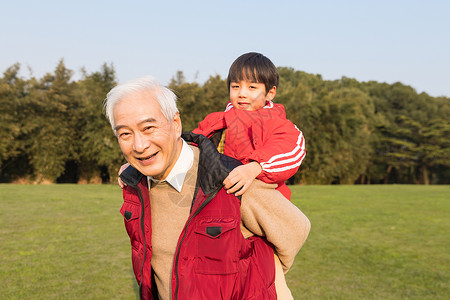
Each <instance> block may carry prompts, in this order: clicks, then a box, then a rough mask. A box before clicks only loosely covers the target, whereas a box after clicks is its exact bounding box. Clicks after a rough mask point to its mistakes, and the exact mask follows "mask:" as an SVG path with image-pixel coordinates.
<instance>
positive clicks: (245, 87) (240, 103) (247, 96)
mask: <svg viewBox="0 0 450 300" xmlns="http://www.w3.org/2000/svg"><path fill="white" fill-rule="evenodd" d="M276 92H277V88H276V87H275V86H274V87H272V88H271V89H270V90H269V92H268V93H266V87H265V85H264V84H263V83H254V82H249V81H247V80H241V81H239V82H235V81H232V82H230V101H231V104H232V105H233V106H234V108H236V109H242V110H250V111H254V110H258V109H261V108H263V107H264V106H265V105H266V101H268V100H272V99H273V98H274V97H275V94H276Z"/></svg>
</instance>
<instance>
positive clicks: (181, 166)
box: [148, 139, 194, 192]
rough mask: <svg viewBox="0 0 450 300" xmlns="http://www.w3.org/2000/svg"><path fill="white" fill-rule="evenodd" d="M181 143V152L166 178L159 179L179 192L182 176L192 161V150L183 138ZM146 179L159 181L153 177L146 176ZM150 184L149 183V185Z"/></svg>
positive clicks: (181, 185)
mask: <svg viewBox="0 0 450 300" xmlns="http://www.w3.org/2000/svg"><path fill="white" fill-rule="evenodd" d="M181 140H182V141H183V145H182V146H181V153H180V156H179V157H178V159H177V162H176V163H175V165H174V166H173V168H172V170H171V171H170V173H169V175H167V177H166V179H164V180H161V181H166V182H167V183H168V184H170V185H171V186H172V187H173V188H174V189H176V190H177V191H178V192H181V189H182V188H183V183H184V178H185V177H186V174H187V172H188V171H189V169H190V168H191V167H192V163H193V162H194V151H192V149H191V147H189V145H188V144H187V143H186V142H185V141H184V140H183V139H181ZM148 180H152V181H153V182H156V183H158V182H160V180H156V179H153V177H151V176H148ZM149 186H150V185H149Z"/></svg>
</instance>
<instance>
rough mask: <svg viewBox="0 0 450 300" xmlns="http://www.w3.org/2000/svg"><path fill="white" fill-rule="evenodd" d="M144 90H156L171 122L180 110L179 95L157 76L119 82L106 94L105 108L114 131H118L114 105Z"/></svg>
mask: <svg viewBox="0 0 450 300" xmlns="http://www.w3.org/2000/svg"><path fill="white" fill-rule="evenodd" d="M144 91H151V92H154V93H155V96H156V99H157V100H158V103H159V106H160V107H161V112H162V114H163V115H164V117H165V118H166V119H167V121H169V122H170V121H171V120H173V117H174V116H175V114H176V113H177V112H178V108H177V96H176V95H175V94H174V93H173V92H172V91H171V90H170V89H168V88H166V87H164V86H162V85H161V84H160V83H159V82H158V80H156V78H154V77H152V76H144V77H141V78H136V79H133V80H130V81H127V82H125V83H123V84H119V85H117V86H115V87H113V88H112V89H111V91H109V93H108V94H107V95H106V99H105V101H104V106H103V108H104V111H105V114H106V117H107V118H108V120H109V123H110V124H111V127H112V129H113V131H114V133H116V132H115V129H114V128H115V126H116V124H115V120H114V107H115V106H116V104H117V103H118V102H120V100H122V99H123V98H125V97H126V96H129V95H131V94H135V93H139V92H144Z"/></svg>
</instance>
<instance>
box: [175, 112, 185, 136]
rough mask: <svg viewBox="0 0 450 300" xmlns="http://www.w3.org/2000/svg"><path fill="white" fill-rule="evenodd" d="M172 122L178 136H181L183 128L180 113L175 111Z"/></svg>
mask: <svg viewBox="0 0 450 300" xmlns="http://www.w3.org/2000/svg"><path fill="white" fill-rule="evenodd" d="M173 123H174V126H175V130H176V131H177V134H178V136H181V131H182V129H183V126H182V125H181V117H180V113H179V112H177V113H176V114H175V116H173Z"/></svg>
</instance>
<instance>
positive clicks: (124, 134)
mask: <svg viewBox="0 0 450 300" xmlns="http://www.w3.org/2000/svg"><path fill="white" fill-rule="evenodd" d="M128 136H130V133H129V132H122V133H119V137H120V138H122V139H125V138H127V137H128Z"/></svg>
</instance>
